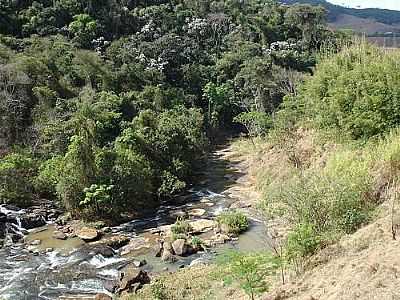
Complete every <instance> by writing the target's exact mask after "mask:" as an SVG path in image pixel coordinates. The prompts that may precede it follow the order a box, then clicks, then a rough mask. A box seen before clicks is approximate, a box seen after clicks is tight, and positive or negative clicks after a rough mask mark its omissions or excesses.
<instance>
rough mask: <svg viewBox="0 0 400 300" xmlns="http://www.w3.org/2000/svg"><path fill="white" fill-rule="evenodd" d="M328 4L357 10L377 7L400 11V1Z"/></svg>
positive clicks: (348, 0)
mask: <svg viewBox="0 0 400 300" xmlns="http://www.w3.org/2000/svg"><path fill="white" fill-rule="evenodd" d="M328 2H331V3H333V4H338V5H343V6H349V7H355V8H358V7H360V8H369V7H374V8H375V7H376V8H386V9H393V10H400V0H328Z"/></svg>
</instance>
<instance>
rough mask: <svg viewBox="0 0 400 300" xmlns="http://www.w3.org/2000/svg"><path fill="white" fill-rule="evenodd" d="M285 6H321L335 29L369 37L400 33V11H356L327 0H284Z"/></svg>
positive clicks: (368, 9) (370, 9) (372, 9)
mask: <svg viewBox="0 0 400 300" xmlns="http://www.w3.org/2000/svg"><path fill="white" fill-rule="evenodd" d="M281 2H282V3H285V4H289V5H291V4H295V3H303V4H312V5H321V6H323V7H325V8H326V9H327V10H328V22H329V23H330V25H331V27H333V28H340V29H352V30H354V31H357V32H365V33H366V34H368V35H381V34H383V33H385V32H396V33H400V11H395V10H388V9H378V8H367V9H355V8H348V7H343V6H339V5H334V4H331V3H329V2H327V1H325V0H282V1H281Z"/></svg>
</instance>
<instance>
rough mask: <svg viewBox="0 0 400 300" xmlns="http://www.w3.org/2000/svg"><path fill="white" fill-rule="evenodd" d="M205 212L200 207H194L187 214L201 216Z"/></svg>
mask: <svg viewBox="0 0 400 300" xmlns="http://www.w3.org/2000/svg"><path fill="white" fill-rule="evenodd" d="M205 213H206V210H205V209H202V208H195V209H192V210H191V211H189V215H191V216H194V217H201V216H203V215H204V214H205Z"/></svg>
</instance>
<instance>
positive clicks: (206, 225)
mask: <svg viewBox="0 0 400 300" xmlns="http://www.w3.org/2000/svg"><path fill="white" fill-rule="evenodd" d="M217 224H218V223H217V222H216V221H213V220H207V219H202V220H196V221H192V222H190V226H191V227H192V230H193V232H194V233H200V232H206V231H209V230H211V229H213V228H215V227H216V226H217Z"/></svg>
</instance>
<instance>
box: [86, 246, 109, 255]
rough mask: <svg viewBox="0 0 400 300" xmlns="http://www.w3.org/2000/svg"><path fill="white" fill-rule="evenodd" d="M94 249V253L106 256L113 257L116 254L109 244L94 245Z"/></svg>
mask: <svg viewBox="0 0 400 300" xmlns="http://www.w3.org/2000/svg"><path fill="white" fill-rule="evenodd" d="M90 247H92V246H90ZM92 251H93V252H94V253H97V254H101V255H102V256H104V257H112V256H114V254H115V252H114V250H113V248H111V247H109V246H107V245H95V246H93V248H92Z"/></svg>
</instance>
